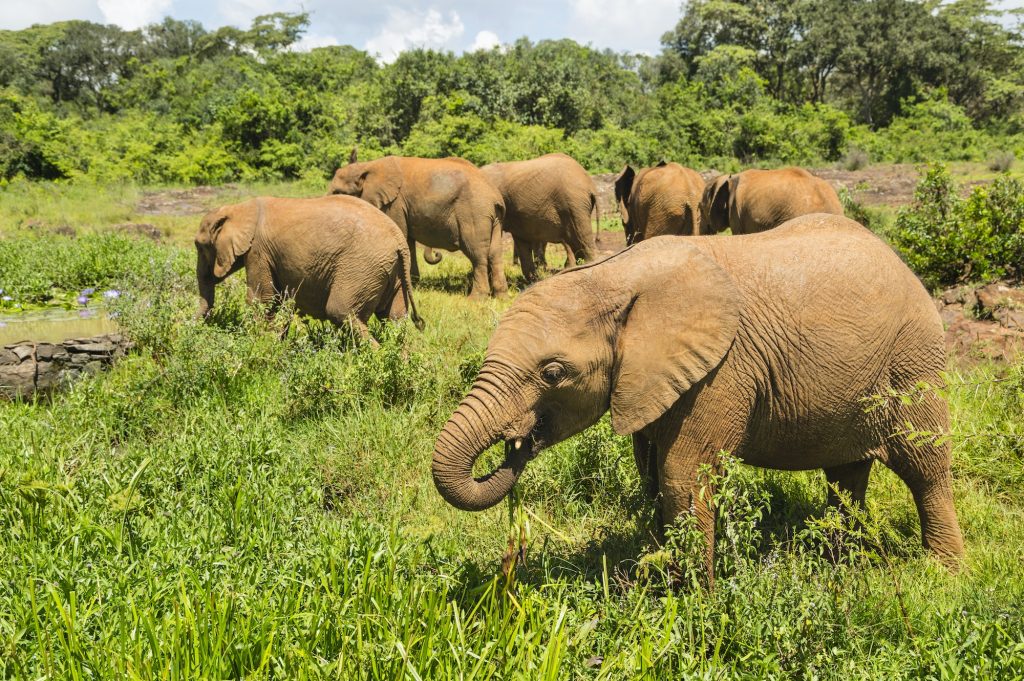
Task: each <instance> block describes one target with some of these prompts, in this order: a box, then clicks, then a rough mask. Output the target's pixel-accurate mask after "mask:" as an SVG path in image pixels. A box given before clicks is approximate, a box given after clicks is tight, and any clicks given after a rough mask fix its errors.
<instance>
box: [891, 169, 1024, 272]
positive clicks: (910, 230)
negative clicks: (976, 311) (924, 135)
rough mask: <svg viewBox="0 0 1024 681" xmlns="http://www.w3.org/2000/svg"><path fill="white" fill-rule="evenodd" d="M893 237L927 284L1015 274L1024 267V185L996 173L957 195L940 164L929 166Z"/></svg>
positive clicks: (905, 257)
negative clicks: (993, 178)
mask: <svg viewBox="0 0 1024 681" xmlns="http://www.w3.org/2000/svg"><path fill="white" fill-rule="evenodd" d="M892 241H893V244H894V245H895V247H896V248H897V250H898V251H899V252H900V253H901V254H902V255H903V258H904V259H905V260H906V261H907V263H908V264H909V265H910V267H911V268H912V269H913V270H914V271H915V272H917V273H918V274H919V275H920V276H921V278H922V279H923V280H924V281H925V283H926V284H927V285H928V286H932V287H936V286H951V285H953V284H957V283H964V282H977V281H991V280H993V279H998V278H1001V277H1007V276H1009V277H1015V278H1019V277H1020V276H1021V274H1022V268H1024V185H1021V183H1020V182H1019V181H1018V180H1014V179H1010V178H1005V177H1001V178H999V179H997V180H996V181H995V182H993V183H992V184H991V185H988V186H981V187H975V188H974V190H973V191H972V192H971V195H970V197H968V198H967V199H966V200H965V199H961V198H960V196H959V195H958V193H957V186H956V184H955V183H954V182H953V180H952V178H951V177H950V175H949V172H948V171H947V170H946V168H945V166H942V165H932V166H929V167H928V168H927V170H926V172H925V176H924V177H923V178H922V179H921V181H920V183H918V186H917V189H916V190H915V191H914V203H913V204H912V205H911V206H910V207H909V208H905V209H903V210H901V211H900V212H899V215H898V217H897V218H896V225H895V228H894V231H893V234H892Z"/></svg>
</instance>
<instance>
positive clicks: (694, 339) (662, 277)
mask: <svg viewBox="0 0 1024 681" xmlns="http://www.w3.org/2000/svg"><path fill="white" fill-rule="evenodd" d="M657 241H659V242H660V241H662V240H661V239H658V240H657ZM647 243H653V242H645V243H644V244H640V246H645V244H647ZM634 248H639V247H634ZM633 257H634V258H639V259H640V262H638V263H637V264H638V266H639V267H638V273H637V276H636V278H635V279H633V280H632V282H631V283H630V284H629V285H630V286H632V289H633V296H632V301H631V303H630V305H629V306H628V308H627V309H626V310H624V313H623V316H622V319H621V320H620V324H621V325H622V326H621V328H620V329H619V334H618V339H617V341H616V346H615V362H614V368H613V371H612V390H611V393H612V394H611V412H612V427H613V428H614V429H615V432H616V433H619V434H620V435H626V434H629V433H635V432H636V431H638V430H640V429H641V428H643V427H644V426H646V425H648V424H649V423H651V422H652V421H654V420H655V419H657V418H658V417H660V416H661V415H662V414H664V413H665V412H666V411H667V410H668V409H669V407H671V406H672V405H673V404H675V402H676V401H677V400H678V399H679V398H680V397H681V396H682V395H683V394H684V393H685V392H686V391H687V390H689V389H690V388H691V387H692V386H693V385H694V384H696V383H697V382H699V381H700V380H702V379H703V378H704V377H705V376H707V375H708V373H709V372H710V371H712V370H713V369H714V368H715V367H717V366H718V365H719V364H720V363H721V362H722V360H723V359H724V358H725V355H726V353H728V352H729V348H730V347H731V346H732V342H733V339H734V338H735V337H736V331H737V328H738V327H739V320H740V308H741V304H742V303H741V299H740V294H739V291H738V290H737V288H736V285H735V283H734V281H733V279H732V277H731V276H730V275H729V274H728V273H727V272H726V271H725V270H723V269H722V268H721V267H719V266H718V263H716V262H715V261H714V260H712V259H711V258H710V257H708V256H707V255H705V254H704V253H703V252H702V251H700V250H699V249H697V248H695V247H694V246H692V245H689V244H687V243H685V240H674V243H671V242H669V243H663V244H662V243H658V244H656V245H654V246H652V247H646V248H643V249H642V250H637V251H636V252H635V253H634V255H633Z"/></svg>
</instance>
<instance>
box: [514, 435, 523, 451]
mask: <svg viewBox="0 0 1024 681" xmlns="http://www.w3.org/2000/svg"><path fill="white" fill-rule="evenodd" d="M522 446H523V439H522V438H521V437H517V438H516V449H519V448H520V447H522Z"/></svg>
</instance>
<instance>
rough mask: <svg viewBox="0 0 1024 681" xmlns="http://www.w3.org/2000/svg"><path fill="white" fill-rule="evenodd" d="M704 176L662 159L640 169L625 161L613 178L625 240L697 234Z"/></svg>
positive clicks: (635, 241) (630, 241)
mask: <svg viewBox="0 0 1024 681" xmlns="http://www.w3.org/2000/svg"><path fill="white" fill-rule="evenodd" d="M703 191H704V179H703V178H702V177H701V176H700V174H698V173H697V171H695V170H691V169H690V168H684V167H683V166H681V165H679V164H678V163H666V162H665V161H662V162H661V163H659V164H658V165H656V166H654V167H653V168H644V169H643V170H641V171H640V172H636V171H635V170H633V167H632V166H629V165H627V166H626V167H625V168H624V169H623V171H622V172H621V173H620V174H619V176H618V177H616V178H615V201H616V202H617V203H618V204H619V215H621V216H622V228H623V229H624V230H625V231H626V243H627V244H632V243H637V242H639V241H643V240H644V239H650V238H651V237H656V236H665V235H667V234H685V235H687V236H691V235H697V234H700V233H701V232H700V224H701V222H700V198H701V193H702V192H703Z"/></svg>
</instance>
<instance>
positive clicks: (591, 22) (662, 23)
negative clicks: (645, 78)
mask: <svg viewBox="0 0 1024 681" xmlns="http://www.w3.org/2000/svg"><path fill="white" fill-rule="evenodd" d="M569 6H570V8H571V10H572V21H571V22H570V24H569V27H570V28H569V32H570V37H572V38H575V39H576V40H578V41H580V42H583V43H588V42H589V43H593V44H594V45H595V46H596V47H605V46H611V47H614V48H615V49H618V50H631V51H634V52H646V53H648V54H655V53H657V52H658V51H659V50H660V49H661V36H662V34H664V33H665V32H666V31H669V30H671V29H672V27H673V26H675V25H676V22H677V21H679V17H680V15H681V13H682V10H681V3H680V2H679V0H634V1H633V2H622V0H569Z"/></svg>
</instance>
